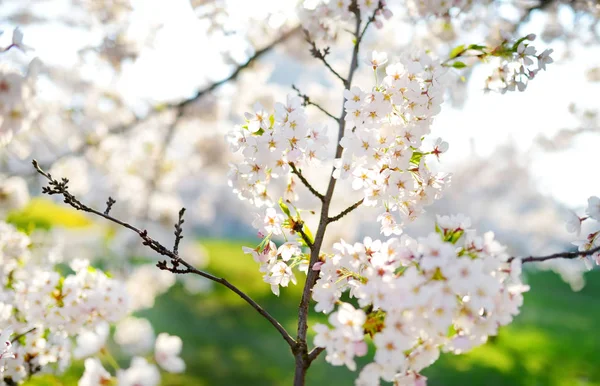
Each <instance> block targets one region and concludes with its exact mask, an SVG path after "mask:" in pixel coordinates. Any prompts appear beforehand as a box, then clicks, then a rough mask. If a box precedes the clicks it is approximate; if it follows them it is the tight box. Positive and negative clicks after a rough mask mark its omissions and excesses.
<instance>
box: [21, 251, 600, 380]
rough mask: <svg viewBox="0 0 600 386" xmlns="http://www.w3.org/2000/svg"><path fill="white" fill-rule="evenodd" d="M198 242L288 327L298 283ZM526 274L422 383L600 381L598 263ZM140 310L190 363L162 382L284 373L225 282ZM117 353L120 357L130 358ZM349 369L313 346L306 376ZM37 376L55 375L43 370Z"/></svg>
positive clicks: (276, 353) (273, 344) (262, 327)
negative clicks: (569, 273)
mask: <svg viewBox="0 0 600 386" xmlns="http://www.w3.org/2000/svg"><path fill="white" fill-rule="evenodd" d="M203 244H204V245H205V246H206V247H207V248H208V250H209V252H210V258H211V263H210V266H209V267H208V268H207V270H208V271H210V272H211V273H214V274H216V275H222V276H225V277H227V278H228V280H230V281H231V282H232V283H234V284H235V285H236V286H238V287H239V288H240V289H242V290H244V291H245V292H246V293H248V294H249V295H250V296H251V297H252V298H253V299H254V300H256V301H257V302H258V303H259V304H261V305H262V306H263V307H265V308H266V309H267V310H268V311H269V312H270V313H271V314H272V315H273V316H275V317H276V318H277V319H279V320H280V321H281V323H282V324H283V325H284V327H285V328H286V329H288V331H290V332H294V331H295V321H296V313H297V306H298V303H299V299H300V292H301V288H300V287H299V286H296V287H291V288H289V289H283V291H282V295H281V297H280V298H277V297H275V296H274V295H272V294H271V291H270V289H269V286H268V285H266V284H264V283H262V280H261V276H260V274H259V272H258V267H257V265H256V263H255V262H254V261H253V260H252V258H251V257H250V256H247V255H243V254H242V253H241V245H242V243H238V242H229V241H206V242H204V243H203ZM251 244H252V243H249V244H248V245H251ZM299 278H300V277H299ZM527 279H528V282H529V284H530V285H531V287H532V290H531V292H529V293H527V294H526V295H525V305H524V307H523V309H522V313H521V314H520V315H519V316H518V317H517V318H516V320H515V322H514V323H513V324H511V325H510V326H507V327H505V328H503V329H501V332H500V335H499V336H498V337H497V338H494V339H493V340H492V341H491V342H489V343H488V344H487V345H485V346H482V347H480V348H478V349H476V350H474V351H472V352H471V353H469V354H467V355H462V356H454V355H443V356H442V358H441V359H440V360H439V361H438V362H436V363H435V364H434V365H433V366H431V367H430V368H428V369H427V370H426V371H425V375H427V376H428V377H429V385H434V386H448V385H484V386H495V385H511V386H512V385H514V386H517V385H523V386H537V385H540V386H542V385H544V386H546V385H555V386H563V385H564V386H567V385H569V386H571V385H575V386H576V385H599V386H600V307H599V305H600V300H599V299H600V272H597V271H596V272H590V273H588V274H587V275H586V279H587V285H586V287H585V288H584V289H583V290H582V291H581V292H572V291H571V290H570V288H569V286H568V285H567V284H565V283H563V282H562V281H561V280H560V278H559V277H558V276H557V275H555V274H553V273H549V272H529V273H528V274H527ZM140 316H144V317H147V318H149V319H150V320H151V321H152V324H153V326H154V328H155V331H156V332H157V333H158V332H169V333H171V334H176V335H179V336H181V338H182V339H183V341H184V348H183V356H184V359H185V361H186V363H187V366H188V369H187V371H186V373H185V374H183V375H171V374H169V375H165V376H164V377H163V384H164V385H172V386H176V385H199V386H202V385H211V386H214V385H247V386H249V385H257V386H269V385H273V386H274V385H290V384H291V383H292V377H293V371H294V369H293V358H292V355H291V353H290V351H289V349H288V348H287V345H286V344H285V342H284V341H283V340H282V339H281V337H280V336H279V334H278V333H277V332H276V331H275V330H274V329H273V327H272V326H271V325H270V324H269V323H268V322H267V321H266V320H265V319H263V318H262V317H260V315H258V314H257V313H256V311H255V310H254V309H252V308H251V307H249V306H248V305H247V304H245V302H244V301H243V300H242V299H240V298H239V297H238V296H237V295H235V294H234V293H231V292H229V291H227V290H226V289H225V288H221V287H220V286H216V287H214V291H213V292H211V293H210V294H202V295H199V296H190V295H187V294H186V293H185V292H184V290H183V289H182V288H181V287H179V286H176V287H175V288H173V289H172V290H171V291H170V292H169V293H167V294H165V295H163V296H161V297H159V298H158V299H157V302H156V306H155V307H154V308H153V309H151V310H146V311H144V312H142V313H140ZM317 320H320V321H323V320H324V318H323V316H319V315H313V316H312V317H311V322H315V321H317ZM292 335H294V334H292ZM311 340H312V339H311ZM367 360H368V358H364V360H363V361H362V362H363V363H364V362H365V361H367ZM120 362H121V363H122V365H125V366H126V365H127V364H128V359H126V358H123V359H122V360H120ZM81 371H82V369H81V367H79V366H77V367H76V368H75V369H73V370H71V371H70V372H69V373H68V374H66V375H65V376H64V377H63V378H62V380H61V384H66V385H71V384H75V383H76V380H77V379H78V377H79V376H80V374H81ZM355 376H356V374H353V373H351V372H350V371H348V370H347V369H345V368H340V367H332V366H330V365H328V364H327V363H325V360H324V356H321V357H320V358H319V359H318V360H317V361H316V362H315V363H313V365H312V366H311V368H310V369H309V375H308V380H307V384H308V385H327V386H336V385H352V384H353V379H354V378H355ZM46 382H48V383H46ZM32 384H33V383H32ZM35 384H37V385H41V384H48V385H52V384H58V383H57V382H56V381H53V382H51V380H50V379H48V378H46V380H45V381H43V382H39V381H38V382H35Z"/></svg>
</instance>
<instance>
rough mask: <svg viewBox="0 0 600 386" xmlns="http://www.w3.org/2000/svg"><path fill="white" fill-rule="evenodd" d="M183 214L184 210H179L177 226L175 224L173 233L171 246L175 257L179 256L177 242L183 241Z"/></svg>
mask: <svg viewBox="0 0 600 386" xmlns="http://www.w3.org/2000/svg"><path fill="white" fill-rule="evenodd" d="M184 213H185V208H181V209H180V210H179V219H178V221H177V224H175V232H173V233H174V234H175V245H173V253H174V254H176V255H177V256H179V242H181V239H183V235H182V233H183V227H182V225H183V223H184V222H185V220H184V219H183V214H184Z"/></svg>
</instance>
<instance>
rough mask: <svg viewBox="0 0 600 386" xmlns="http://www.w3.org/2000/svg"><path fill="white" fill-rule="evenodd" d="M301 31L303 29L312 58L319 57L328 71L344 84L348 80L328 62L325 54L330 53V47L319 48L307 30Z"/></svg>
mask: <svg viewBox="0 0 600 386" xmlns="http://www.w3.org/2000/svg"><path fill="white" fill-rule="evenodd" d="M303 31H304V38H305V40H306V42H307V43H308V44H310V49H309V51H310V54H311V55H312V56H313V58H316V59H319V60H320V61H321V62H323V64H324V65H325V67H327V69H328V70H329V72H331V73H332V74H333V75H335V76H336V77H337V78H338V79H339V80H341V81H342V83H343V84H346V83H347V82H348V80H347V79H345V78H344V77H343V76H341V75H340V73H339V72H337V71H336V70H335V69H334V68H333V67H331V64H329V62H328V61H327V55H329V53H330V48H329V47H325V48H323V49H319V48H318V47H317V43H316V42H315V41H314V40H312V39H311V37H310V33H309V32H308V31H307V30H303Z"/></svg>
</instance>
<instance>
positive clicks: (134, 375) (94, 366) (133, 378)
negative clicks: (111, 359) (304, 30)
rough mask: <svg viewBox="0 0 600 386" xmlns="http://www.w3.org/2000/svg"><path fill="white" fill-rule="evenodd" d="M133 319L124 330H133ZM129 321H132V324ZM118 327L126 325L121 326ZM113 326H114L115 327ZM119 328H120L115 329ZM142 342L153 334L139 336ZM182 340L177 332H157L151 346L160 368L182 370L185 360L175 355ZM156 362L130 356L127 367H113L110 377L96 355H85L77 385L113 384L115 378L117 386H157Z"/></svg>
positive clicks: (177, 353)
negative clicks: (91, 356)
mask: <svg viewBox="0 0 600 386" xmlns="http://www.w3.org/2000/svg"><path fill="white" fill-rule="evenodd" d="M138 321H139V320H137V319H132V320H131V321H128V322H125V321H124V322H123V323H128V327H129V329H128V332H129V333H134V335H135V333H137V332H138V331H135V330H133V331H132V330H131V327H139V324H138ZM132 324H133V325H132ZM119 327H120V328H121V329H123V328H127V327H121V326H119ZM119 327H117V328H119ZM117 331H118V332H120V330H117ZM138 338H142V339H141V340H142V341H143V342H144V343H142V344H145V343H146V342H148V340H150V343H151V340H152V339H153V338H154V337H153V334H152V332H151V331H150V336H148V335H147V334H146V336H145V337H140V336H138ZM181 347H182V341H181V338H179V337H178V336H171V335H169V334H166V333H162V334H159V335H158V337H157V338H156V343H155V346H154V361H155V362H156V364H158V366H160V367H161V368H162V369H164V370H166V371H168V372H171V373H181V372H182V371H184V370H185V363H184V362H183V360H182V359H181V358H180V357H179V355H180V353H181ZM156 364H154V363H151V362H150V361H149V360H148V359H146V358H144V357H142V356H134V357H133V358H132V360H131V365H130V366H129V368H128V369H125V370H122V369H119V370H117V373H116V377H113V376H112V375H111V374H110V373H109V372H108V371H107V370H106V369H105V368H104V367H103V366H102V363H101V362H100V360H99V359H98V358H88V359H86V360H85V372H84V373H83V376H82V377H81V379H80V380H79V383H78V385H79V386H96V385H106V384H113V383H112V382H113V379H114V378H116V384H117V385H118V386H157V385H159V384H160V371H159V368H158V367H157V366H156Z"/></svg>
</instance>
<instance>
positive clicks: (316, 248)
mask: <svg viewBox="0 0 600 386" xmlns="http://www.w3.org/2000/svg"><path fill="white" fill-rule="evenodd" d="M379 6H382V4H381V2H380V3H379ZM378 9H379V8H378ZM350 10H351V11H352V12H353V13H354V15H355V18H356V20H355V22H356V24H355V30H354V37H355V41H354V43H355V44H354V48H353V50H352V59H351V60H350V69H349V70H348V77H347V78H346V79H344V78H341V77H340V78H341V79H344V86H345V87H346V89H350V88H351V86H352V80H353V78H354V73H355V72H356V69H357V68H358V53H359V50H360V42H361V40H362V36H364V33H365V32H366V29H367V28H368V26H369V24H370V22H368V23H367V25H366V26H365V27H364V29H363V30H362V32H361V21H362V20H361V15H360V10H359V8H358V5H357V3H356V1H355V0H354V1H352V4H351V5H350ZM374 17H375V14H374V13H373V16H372V17H371V18H370V19H369V20H371V19H373V20H374ZM371 21H372V20H371ZM343 102H344V101H342V114H341V116H340V118H339V120H338V122H339V126H338V138H337V147H336V152H335V158H340V157H341V155H342V152H343V150H344V149H343V148H342V146H341V145H340V141H341V139H342V138H343V136H344V131H345V129H346V120H345V119H344V118H345V116H346V110H345V109H344V103H343ZM336 182H337V180H336V179H335V178H333V170H332V172H331V176H330V177H329V185H328V186H327V192H326V193H325V196H324V199H323V205H322V206H321V214H320V219H319V226H318V228H317V232H316V235H315V240H314V243H313V247H312V248H311V254H310V261H309V264H308V272H307V275H306V281H305V283H304V289H303V290H302V298H301V300H300V305H299V306H298V335H297V338H296V341H297V345H298V348H297V349H296V351H294V355H295V359H296V370H295V373H294V385H295V386H302V385H304V384H305V379H306V370H307V369H308V367H309V366H310V364H311V362H312V360H314V358H316V356H317V355H318V353H319V351H314V350H313V351H311V352H312V353H313V356H314V357H313V358H312V359H311V357H310V356H309V353H308V347H307V345H306V335H307V332H308V314H309V304H310V299H311V294H312V289H313V287H314V285H315V283H316V282H317V279H318V277H319V273H318V272H317V271H314V270H313V269H312V268H313V266H314V265H315V264H316V263H317V261H319V254H320V251H321V246H322V245H323V240H324V238H325V231H326V229H327V225H328V224H329V206H330V205H331V201H332V198H333V192H334V190H335V185H336Z"/></svg>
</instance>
